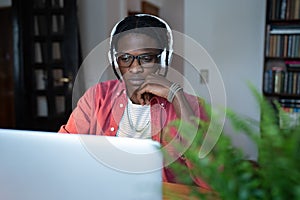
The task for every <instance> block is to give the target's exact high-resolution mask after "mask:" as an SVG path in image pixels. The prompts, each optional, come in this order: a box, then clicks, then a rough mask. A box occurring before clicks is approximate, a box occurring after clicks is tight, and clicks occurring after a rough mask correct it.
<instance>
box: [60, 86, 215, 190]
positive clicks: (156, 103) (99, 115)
mask: <svg viewBox="0 0 300 200" xmlns="http://www.w3.org/2000/svg"><path fill="white" fill-rule="evenodd" d="M185 96H186V99H187V100H188V102H189V103H190V105H191V107H192V109H193V110H194V111H195V116H197V117H199V118H200V119H203V120H207V117H206V115H205V112H204V109H203V107H202V106H201V105H200V103H199V98H198V97H195V96H192V95H189V94H186V93H185ZM127 101H128V99H127V95H126V89H125V84H124V81H123V82H120V81H118V80H110V81H106V82H102V83H98V84H96V85H95V86H93V87H91V88H90V89H88V90H87V91H86V92H85V94H84V95H83V96H82V97H81V98H80V99H79V101H78V103H77V107H76V108H75V109H74V110H73V112H72V114H71V115H70V118H69V120H68V122H67V124H65V125H63V126H61V128H60V130H59V132H60V133H72V134H93V135H105V136H116V134H117V131H118V128H119V123H120V121H121V118H122V116H123V113H124V110H125V108H126V106H127ZM150 112H151V134H152V139H153V140H155V141H158V142H160V143H161V144H162V146H164V145H166V144H167V142H166V141H164V139H163V138H164V137H162V134H163V131H162V130H163V128H164V127H166V126H167V124H168V123H169V122H171V121H173V120H175V119H177V116H176V112H175V109H174V107H173V105H172V104H171V103H169V102H168V101H167V100H166V99H164V98H161V97H153V98H152V99H151V101H150ZM171 131H173V133H171V134H170V135H173V136H175V135H176V132H174V130H171ZM180 159H181V157H179V161H181V162H183V163H184V162H185V161H184V160H180ZM194 180H195V182H196V183H197V184H198V185H199V186H201V187H204V188H209V187H208V186H207V184H206V183H205V182H203V181H202V180H201V179H199V178H194ZM163 181H166V182H176V181H175V177H174V175H173V174H172V172H171V171H170V170H169V169H168V168H167V167H165V168H164V170H163Z"/></svg>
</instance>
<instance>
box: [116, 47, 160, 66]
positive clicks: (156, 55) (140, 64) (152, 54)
mask: <svg viewBox="0 0 300 200" xmlns="http://www.w3.org/2000/svg"><path fill="white" fill-rule="evenodd" d="M161 54H162V51H161V52H159V53H143V54H139V55H136V56H135V55H132V54H130V53H123V52H117V53H115V57H116V62H117V64H118V66H119V67H120V68H124V69H125V68H130V67H131V66H132V64H133V62H134V61H135V59H137V61H138V64H139V66H141V67H142V68H143V69H144V68H146V69H151V68H153V66H155V64H156V63H158V62H157V61H156V62H153V66H151V67H145V66H143V64H142V63H141V56H149V55H151V56H155V59H157V60H158V59H159V57H161ZM118 55H119V56H118ZM122 55H129V56H131V57H132V58H133V59H132V61H131V63H130V64H129V65H128V66H122V65H120V64H119V62H118V58H119V57H120V56H122ZM144 64H148V63H144Z"/></svg>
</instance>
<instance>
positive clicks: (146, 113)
mask: <svg viewBox="0 0 300 200" xmlns="http://www.w3.org/2000/svg"><path fill="white" fill-rule="evenodd" d="M117 136H119V137H131V138H143V139H146V138H151V114H150V106H149V105H144V106H142V105H138V104H133V103H132V102H131V100H130V99H128V104H127V107H126V109H125V111H124V114H123V116H122V119H121V121H120V125H119V130H118V132H117Z"/></svg>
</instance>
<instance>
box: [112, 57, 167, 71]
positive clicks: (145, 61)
mask: <svg viewBox="0 0 300 200" xmlns="http://www.w3.org/2000/svg"><path fill="white" fill-rule="evenodd" d="M160 56H161V53H159V54H154V53H144V54H140V55H137V56H134V55H131V54H129V53H117V54H116V58H117V63H118V65H119V67H123V68H128V67H130V66H131V65H132V63H133V62H134V60H135V59H137V60H138V63H139V65H140V66H142V67H143V68H152V67H153V66H154V65H155V64H156V63H158V58H159V57H160Z"/></svg>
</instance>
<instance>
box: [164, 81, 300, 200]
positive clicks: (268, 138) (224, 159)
mask: <svg viewBox="0 0 300 200" xmlns="http://www.w3.org/2000/svg"><path fill="white" fill-rule="evenodd" d="M250 88H251V90H252V92H253V94H254V96H255V97H256V99H257V102H258V104H259V107H260V110H261V120H260V124H259V125H257V124H253V122H251V120H249V119H247V118H245V117H242V116H239V115H238V114H236V113H235V112H233V111H231V110H226V113H227V114H226V116H227V118H228V119H229V120H230V123H231V124H232V126H233V127H234V128H235V130H236V132H239V133H245V134H247V135H248V136H249V137H250V138H251V139H252V140H253V141H254V142H255V143H256V144H257V147H258V152H259V158H258V160H257V162H255V163H253V162H250V161H248V160H245V155H243V153H242V151H241V150H240V149H238V148H235V147H233V145H232V143H231V140H230V138H229V137H228V136H227V135H226V134H224V132H222V134H221V136H220V138H219V139H218V142H217V144H216V145H215V146H214V148H213V150H212V151H211V152H210V153H209V154H208V155H207V156H206V157H204V158H201V159H200V158H199V150H200V147H201V144H202V142H203V139H204V134H205V132H206V131H207V129H208V126H209V125H210V124H209V123H208V122H203V121H198V122H199V124H200V127H201V128H200V129H199V130H198V134H197V136H196V137H195V138H194V139H193V142H192V144H191V146H190V147H189V148H188V149H187V151H185V152H184V156H185V157H186V159H187V160H188V161H189V162H190V163H191V164H192V165H193V170H192V172H191V173H192V174H194V175H195V176H196V177H201V178H202V179H203V180H205V181H206V183H208V184H209V185H210V187H211V188H212V190H213V191H215V192H217V194H218V195H219V197H220V199H225V200H235V199H240V200H243V199H245V200H249V199H268V200H269V199H275V200H277V199H278V200H285V199H300V127H299V126H297V127H286V128H284V129H282V128H281V127H280V126H279V123H278V113H279V115H280V117H281V118H282V120H283V124H284V123H288V120H289V119H288V117H287V116H285V115H286V114H285V113H284V112H281V111H280V112H277V111H276V110H275V109H274V107H273V106H272V104H271V103H270V102H269V101H267V100H266V99H265V98H264V97H263V96H262V95H260V94H259V93H258V92H257V91H256V89H254V87H250ZM275 104H276V103H275ZM278 109H279V110H280V108H279V107H278ZM207 110H210V109H207ZM209 115H210V116H211V115H212V113H209ZM216 125H218V124H215V123H212V126H216ZM171 126H174V127H177V128H179V126H181V128H180V130H181V131H180V132H181V135H182V137H183V138H184V139H186V140H188V138H189V136H188V135H189V133H188V132H189V131H188V130H189V127H191V126H192V125H191V124H187V123H185V122H183V121H179V120H178V121H175V122H173V123H172V124H171ZM257 126H260V127H257ZM212 130H213V131H211V132H209V134H217V133H214V129H212ZM216 130H217V129H216ZM174 148H176V149H177V150H178V151H179V152H180V150H181V149H180V146H179V145H178V143H177V145H175V147H174ZM165 153H167V152H165ZM256 164H257V165H256ZM170 167H171V168H173V170H174V171H175V173H176V175H177V177H178V179H180V181H181V182H184V183H186V184H190V183H192V180H191V178H190V176H189V175H188V174H187V173H186V172H185V171H186V170H185V166H183V165H181V164H179V163H177V162H174V163H172V165H170ZM193 195H196V196H199V197H201V199H206V198H209V196H208V195H209V194H203V193H200V192H199V190H195V191H193Z"/></svg>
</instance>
